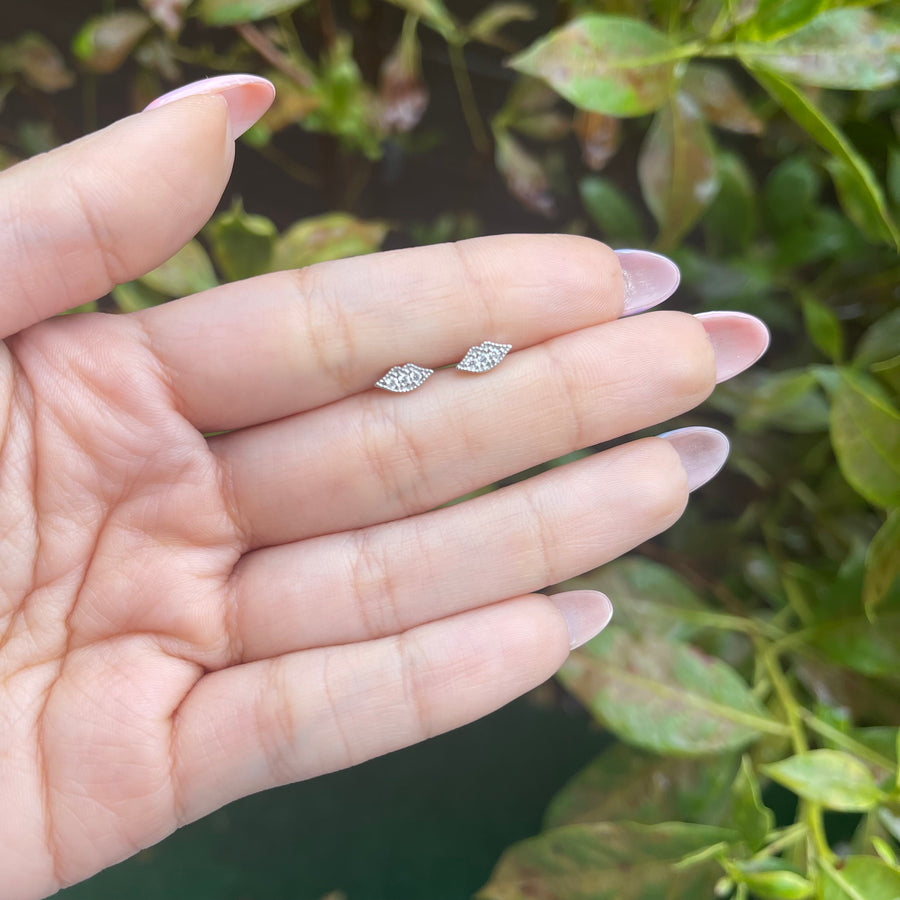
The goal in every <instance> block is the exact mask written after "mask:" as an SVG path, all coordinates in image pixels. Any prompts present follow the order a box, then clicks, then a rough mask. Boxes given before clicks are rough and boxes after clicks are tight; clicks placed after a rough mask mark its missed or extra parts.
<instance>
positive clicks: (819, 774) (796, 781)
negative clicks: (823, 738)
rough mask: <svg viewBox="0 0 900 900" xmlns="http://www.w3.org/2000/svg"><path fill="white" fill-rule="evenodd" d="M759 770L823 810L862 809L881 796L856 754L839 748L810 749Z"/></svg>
mask: <svg viewBox="0 0 900 900" xmlns="http://www.w3.org/2000/svg"><path fill="white" fill-rule="evenodd" d="M762 771H763V772H764V773H765V774H766V775H767V776H768V777H769V778H771V779H772V780H773V781H777V782H778V783H779V784H781V785H783V786H784V787H786V788H788V789H789V790H791V791H793V792H794V793H795V794H797V795H798V796H800V797H803V798H804V799H806V800H812V801H813V803H820V804H821V805H822V806H824V807H825V808H826V809H834V810H838V811H842V812H865V811H866V810H868V809H872V808H873V807H874V806H876V805H877V804H878V803H879V802H880V801H881V799H882V797H883V795H882V793H881V791H880V790H879V789H878V785H877V784H875V779H874V778H873V777H872V773H871V772H870V771H869V770H868V769H867V768H866V766H865V765H864V764H863V763H861V762H860V761H859V760H858V759H857V758H856V757H855V756H851V755H850V754H849V753H843V752H841V751H840V750H810V751H808V752H807V753H798V754H797V755H796V756H791V757H790V758H788V759H786V760H784V761H782V762H778V763H772V764H771V765H768V766H763V767H762Z"/></svg>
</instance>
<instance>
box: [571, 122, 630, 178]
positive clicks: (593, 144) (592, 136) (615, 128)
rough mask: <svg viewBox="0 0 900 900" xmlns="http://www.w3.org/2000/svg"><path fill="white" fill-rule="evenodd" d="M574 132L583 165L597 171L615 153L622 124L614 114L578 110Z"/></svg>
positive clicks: (619, 140) (620, 139)
mask: <svg viewBox="0 0 900 900" xmlns="http://www.w3.org/2000/svg"><path fill="white" fill-rule="evenodd" d="M575 134H576V135H577V136H578V143H579V144H580V145H581V157H582V159H583V160H584V163H585V165H586V166H587V167H588V168H589V169H592V170H593V171H595V172H599V171H600V170H601V169H602V168H603V167H604V166H605V165H606V164H607V163H608V162H609V161H610V160H611V159H612V158H613V156H614V155H615V153H616V151H617V150H618V149H619V144H621V142H622V125H621V123H620V121H619V120H618V119H617V118H615V117H614V116H607V115H604V114H603V113H594V112H584V110H579V111H578V113H577V114H576V116H575Z"/></svg>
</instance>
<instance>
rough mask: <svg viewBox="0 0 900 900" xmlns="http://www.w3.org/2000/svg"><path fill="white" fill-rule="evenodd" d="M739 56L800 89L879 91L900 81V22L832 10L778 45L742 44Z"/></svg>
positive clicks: (862, 11)
mask: <svg viewBox="0 0 900 900" xmlns="http://www.w3.org/2000/svg"><path fill="white" fill-rule="evenodd" d="M740 53H741V56H742V57H743V58H744V59H746V60H750V61H751V62H754V61H755V62H759V63H762V64H763V65H765V67H766V68H767V69H771V70H773V71H775V72H778V73H779V74H780V75H783V76H785V77H787V78H790V79H791V80H793V81H799V82H801V83H803V84H812V85H817V86H818V87H830V88H841V89H844V90H864V91H872V90H879V89H881V88H886V87H890V86H891V85H892V84H895V83H896V82H897V81H898V80H900V23H897V22H895V21H893V20H891V19H890V18H887V17H884V16H877V15H875V13H873V12H870V11H869V10H867V9H831V10H827V11H826V12H822V13H820V14H819V15H817V16H816V17H815V18H813V19H812V20H811V21H809V22H808V23H807V24H806V25H804V26H803V27H802V28H799V29H797V30H796V31H792V32H791V33H790V34H788V35H787V36H785V37H783V38H781V39H780V40H777V41H769V42H753V43H749V44H746V45H742V46H741V50H740Z"/></svg>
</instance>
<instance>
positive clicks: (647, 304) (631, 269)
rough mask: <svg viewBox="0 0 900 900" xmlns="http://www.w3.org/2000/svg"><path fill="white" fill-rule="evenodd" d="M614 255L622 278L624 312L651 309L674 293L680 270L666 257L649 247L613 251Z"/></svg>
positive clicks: (627, 313)
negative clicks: (617, 260)
mask: <svg viewBox="0 0 900 900" xmlns="http://www.w3.org/2000/svg"><path fill="white" fill-rule="evenodd" d="M616 256H618V257H619V265H620V266H621V267H622V278H623V279H624V281H625V309H624V315H626V316H630V315H634V314H635V313H639V312H643V311H644V310H645V309H650V308H651V307H653V306H656V305H657V304H659V303H662V302H663V300H668V299H669V297H671V296H672V294H674V293H675V289H676V288H677V287H678V283H679V282H680V281H681V272H679V271H678V266H676V265H675V263H673V262H672V260H671V259H669V258H668V257H666V256H661V255H660V254H659V253H651V252H650V251H649V250H616Z"/></svg>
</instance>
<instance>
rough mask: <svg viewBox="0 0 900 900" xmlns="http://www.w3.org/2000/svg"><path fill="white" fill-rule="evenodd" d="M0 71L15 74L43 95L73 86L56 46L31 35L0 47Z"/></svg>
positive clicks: (71, 75)
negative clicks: (42, 92) (43, 93)
mask: <svg viewBox="0 0 900 900" xmlns="http://www.w3.org/2000/svg"><path fill="white" fill-rule="evenodd" d="M0 72H18V73H19V74H21V75H22V77H23V78H24V79H25V81H27V82H28V83H29V84H30V85H31V86H32V87H36V88H37V89H38V90H39V91H46V92H47V93H53V92H55V91H62V90H65V89H66V88H70V87H72V85H73V84H74V83H75V75H74V73H72V72H71V71H69V69H67V68H66V64H65V62H64V61H63V58H62V56H61V55H60V52H59V51H58V50H57V49H56V47H54V46H53V44H51V43H50V41H48V40H47V39H46V38H45V37H43V36H42V35H40V34H36V33H34V32H28V33H27V34H23V35H22V36H21V37H20V38H19V39H18V40H17V41H16V42H15V43H13V44H7V45H5V46H2V45H0ZM10 86H11V84H10ZM0 93H3V92H2V91H0Z"/></svg>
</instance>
